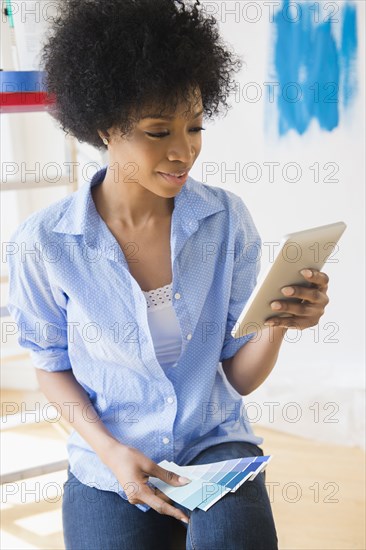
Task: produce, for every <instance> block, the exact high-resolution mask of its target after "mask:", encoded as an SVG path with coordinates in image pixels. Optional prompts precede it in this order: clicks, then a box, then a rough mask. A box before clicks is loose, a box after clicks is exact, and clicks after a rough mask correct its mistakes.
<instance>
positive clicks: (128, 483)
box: [105, 444, 191, 523]
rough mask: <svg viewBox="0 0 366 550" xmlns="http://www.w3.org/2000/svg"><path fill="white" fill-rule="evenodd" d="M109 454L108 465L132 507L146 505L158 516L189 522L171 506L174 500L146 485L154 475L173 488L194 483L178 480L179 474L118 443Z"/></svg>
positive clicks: (179, 478)
mask: <svg viewBox="0 0 366 550" xmlns="http://www.w3.org/2000/svg"><path fill="white" fill-rule="evenodd" d="M108 455H109V456H108V459H107V460H106V461H105V462H106V464H107V466H108V467H109V468H110V469H111V470H112V472H113V473H114V475H115V476H116V478H117V480H118V481H119V483H120V484H121V485H122V488H123V490H124V491H125V493H126V496H127V497H128V501H129V502H130V503H131V504H147V505H148V506H150V507H151V508H153V509H154V510H156V511H157V512H158V513H159V514H165V515H168V516H172V517H173V518H176V519H179V520H181V521H185V522H186V523H188V521H189V518H188V517H187V516H186V515H185V514H183V512H182V511H181V510H179V509H178V508H175V506H173V505H172V504H170V503H172V500H171V499H170V498H169V497H167V496H166V495H165V494H164V493H162V492H161V491H159V489H155V492H154V491H153V490H152V489H151V488H150V487H149V485H147V482H148V481H149V476H153V477H157V478H159V479H161V480H162V481H165V482H166V483H169V485H173V486H174V487H182V486H184V485H187V483H189V482H190V481H191V480H187V478H182V477H179V476H178V474H176V473H174V472H172V471H170V470H166V469H165V468H162V467H161V466H159V465H158V464H156V462H154V461H153V460H151V459H150V458H149V457H147V456H146V455H144V454H143V453H142V452H140V451H139V450H138V449H135V448H134V447H128V446H126V445H120V444H118V445H117V447H114V448H113V450H111V451H110V452H109V453H108ZM180 480H183V482H182V481H180ZM158 495H159V496H158Z"/></svg>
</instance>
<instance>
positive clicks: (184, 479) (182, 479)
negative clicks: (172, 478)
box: [178, 476, 192, 483]
mask: <svg viewBox="0 0 366 550" xmlns="http://www.w3.org/2000/svg"><path fill="white" fill-rule="evenodd" d="M178 481H179V483H191V481H192V480H191V479H188V477H183V476H179V478H178Z"/></svg>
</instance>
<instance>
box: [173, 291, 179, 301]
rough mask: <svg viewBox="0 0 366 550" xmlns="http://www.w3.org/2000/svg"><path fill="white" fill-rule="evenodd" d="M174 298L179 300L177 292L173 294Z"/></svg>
mask: <svg viewBox="0 0 366 550" xmlns="http://www.w3.org/2000/svg"><path fill="white" fill-rule="evenodd" d="M174 298H176V299H177V300H179V298H180V294H179V292H176V293H175V294H174Z"/></svg>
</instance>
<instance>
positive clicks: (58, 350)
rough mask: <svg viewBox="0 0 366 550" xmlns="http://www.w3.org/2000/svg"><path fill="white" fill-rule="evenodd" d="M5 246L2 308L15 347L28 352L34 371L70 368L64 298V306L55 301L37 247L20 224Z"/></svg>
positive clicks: (40, 251) (54, 370)
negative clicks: (6, 277) (12, 326)
mask: <svg viewBox="0 0 366 550" xmlns="http://www.w3.org/2000/svg"><path fill="white" fill-rule="evenodd" d="M6 245H7V246H6V247H5V250H6V260H5V261H6V263H7V266H8V272H9V294H8V302H7V304H6V305H7V308H8V310H9V313H10V316H11V317H12V318H13V320H14V321H15V323H16V329H17V335H18V336H17V338H18V344H19V345H20V346H21V347H23V348H26V349H28V350H29V352H30V356H31V360H32V363H33V365H34V367H36V368H39V369H42V370H45V371H49V372H56V371H63V370H69V369H71V364H70V360H69V355H68V338H67V317H66V309H65V307H66V299H65V303H64V304H62V303H57V302H56V300H55V293H54V289H52V285H51V283H50V280H49V276H48V273H47V269H46V265H45V262H44V260H43V258H42V247H41V244H40V243H39V242H37V241H35V240H34V238H33V237H31V236H30V234H29V231H27V230H25V225H24V224H22V225H21V226H19V227H18V229H17V230H16V231H15V232H14V233H13V234H12V235H11V237H10V241H9V242H8V243H6ZM58 296H62V293H58ZM59 301H60V300H59ZM64 305H65V307H63V306H64Z"/></svg>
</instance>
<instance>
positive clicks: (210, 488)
mask: <svg viewBox="0 0 366 550" xmlns="http://www.w3.org/2000/svg"><path fill="white" fill-rule="evenodd" d="M160 465H161V464H159V466H160ZM169 465H170V464H169ZM163 467H164V466H163ZM165 467H166V469H168V468H167V466H165ZM169 469H171V470H172V468H169ZM149 481H150V483H151V484H152V485H154V486H155V487H157V488H158V489H160V491H161V492H162V493H164V494H166V495H167V496H168V497H169V498H171V499H172V500H174V502H177V503H178V504H181V505H182V506H185V507H186V508H188V510H191V511H192V510H194V509H195V508H201V510H204V511H206V510H208V509H209V508H210V507H211V506H212V505H213V504H215V502H217V501H218V500H220V498H222V497H223V496H224V495H225V494H226V493H229V492H230V489H226V488H225V487H223V486H222V485H218V484H217V483H211V482H207V481H204V480H202V479H192V481H191V482H190V483H188V484H187V485H182V486H181V487H173V485H169V483H165V481H162V480H161V479H159V478H157V477H151V476H150V477H149Z"/></svg>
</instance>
